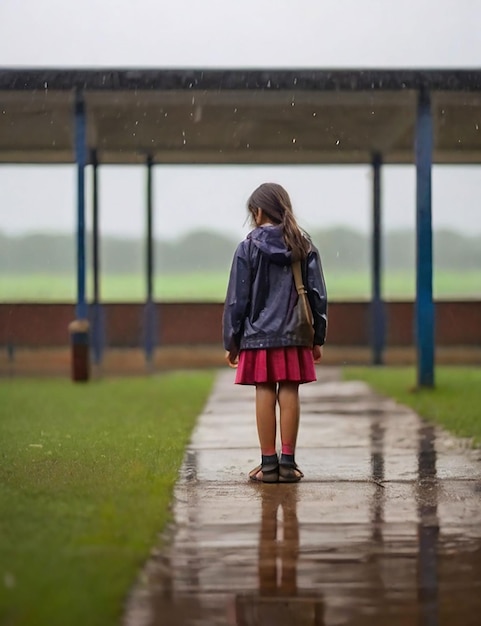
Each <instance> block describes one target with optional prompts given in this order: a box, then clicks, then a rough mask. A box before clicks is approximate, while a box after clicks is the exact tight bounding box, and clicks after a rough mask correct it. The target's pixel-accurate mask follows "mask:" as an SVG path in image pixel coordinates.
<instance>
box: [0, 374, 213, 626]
mask: <svg viewBox="0 0 481 626" xmlns="http://www.w3.org/2000/svg"><path fill="white" fill-rule="evenodd" d="M212 379H213V374H212V373H210V372H202V373H171V374H165V375H162V376H158V377H151V378H137V379H122V380H106V381H102V382H94V383H90V384H88V385H81V384H80V385H73V384H71V383H68V382H65V381H61V380H14V381H11V380H10V381H6V380H4V381H2V382H1V383H0V416H1V419H0V511H1V516H0V623H1V624H8V625H9V626H43V625H48V626H56V625H58V626H65V625H66V624H68V625H69V626H76V625H79V626H80V625H81V626H85V624H88V625H89V626H96V625H98V626H108V625H109V624H112V625H113V624H118V623H119V622H120V615H121V612H122V605H123V601H124V599H125V596H126V593H127V592H128V590H129V588H130V587H131V585H132V584H133V583H134V581H135V578H136V576H137V573H138V569H139V567H140V566H141V565H142V563H143V562H144V560H145V559H146V557H147V555H148V553H149V549H150V548H151V547H152V546H153V545H154V543H156V541H157V534H158V532H159V531H161V530H162V528H163V527H164V526H165V524H166V522H167V521H168V520H169V518H170V510H169V503H170V500H171V495H172V489H173V485H174V483H175V480H176V477H177V472H178V468H179V466H180V463H181V460H182V457H183V452H184V448H185V445H186V443H187V441H188V438H189V436H190V433H191V430H192V427H193V425H194V422H195V418H196V416H197V415H198V414H199V413H200V411H201V409H202V406H203V404H204V402H205V399H206V397H207V394H208V392H209V390H210V387H211V383H212Z"/></svg>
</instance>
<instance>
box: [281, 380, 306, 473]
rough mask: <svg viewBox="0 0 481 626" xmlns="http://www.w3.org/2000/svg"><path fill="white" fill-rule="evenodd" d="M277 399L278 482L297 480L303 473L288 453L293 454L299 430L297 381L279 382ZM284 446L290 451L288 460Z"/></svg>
mask: <svg viewBox="0 0 481 626" xmlns="http://www.w3.org/2000/svg"><path fill="white" fill-rule="evenodd" d="M278 401H279V407H280V410H281V419H280V422H281V441H282V446H283V453H282V455H281V462H280V465H279V482H289V483H290V482H297V481H298V480H300V479H301V478H302V477H303V476H304V474H303V473H302V472H301V470H300V469H299V468H298V467H297V466H296V465H294V463H295V461H294V456H290V455H291V454H292V455H294V452H295V448H296V443H297V433H298V430H299V416H300V403H299V385H298V383H294V382H288V381H286V382H283V383H279V392H278ZM285 447H288V448H289V450H290V451H291V452H289V453H288V454H289V456H288V457H287V459H289V461H287V459H286V458H285V456H284V449H285ZM291 459H292V460H291Z"/></svg>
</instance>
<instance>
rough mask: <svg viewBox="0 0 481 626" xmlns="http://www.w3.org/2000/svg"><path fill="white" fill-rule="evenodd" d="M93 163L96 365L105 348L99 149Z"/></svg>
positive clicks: (93, 271) (93, 155)
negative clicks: (101, 270)
mask: <svg viewBox="0 0 481 626" xmlns="http://www.w3.org/2000/svg"><path fill="white" fill-rule="evenodd" d="M90 160H91V163H92V276H93V302H92V344H93V346H92V347H93V360H94V363H95V364H96V365H99V364H100V363H101V361H102V355H103V349H104V319H103V309H102V305H101V303H100V237H99V231H100V226H99V192H98V159H97V151H96V150H92V152H91V159H90Z"/></svg>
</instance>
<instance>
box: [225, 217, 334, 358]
mask: <svg viewBox="0 0 481 626" xmlns="http://www.w3.org/2000/svg"><path fill="white" fill-rule="evenodd" d="M291 264H292V257H291V252H290V250H288V249H287V247H286V244H285V243H284V238H283V234H282V228H281V227H280V226H261V227H259V228H256V229H254V230H253V231H252V232H250V233H249V234H248V235H247V238H246V239H244V241H242V242H241V243H240V244H239V246H238V247H237V250H236V252H235V254H234V260H233V262H232V268H231V273H230V278H229V286H228V289H227V296H226V300H225V305H224V318H223V330H224V347H225V349H226V350H231V349H236V348H237V349H241V350H242V349H249V348H276V347H282V346H302V345H306V344H305V340H303V339H302V338H301V337H300V334H299V332H296V331H297V329H296V320H295V319H294V316H293V310H294V306H295V304H296V302H297V298H298V295H297V291H296V287H295V284H294V277H293V274H292V267H291ZM302 274H303V279H304V285H305V287H306V290H307V295H308V298H309V303H310V305H311V309H312V313H313V317H314V332H315V334H314V344H317V345H322V344H323V343H324V341H325V338H326V326H327V294H326V285H325V282H324V276H323V273H322V267H321V260H320V258H319V252H318V251H317V249H316V248H315V246H311V250H310V252H309V254H308V256H307V258H306V259H305V260H304V261H303V262H302Z"/></svg>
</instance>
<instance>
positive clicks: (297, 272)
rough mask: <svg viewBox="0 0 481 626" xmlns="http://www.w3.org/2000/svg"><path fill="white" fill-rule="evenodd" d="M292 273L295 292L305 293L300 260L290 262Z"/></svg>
mask: <svg viewBox="0 0 481 626" xmlns="http://www.w3.org/2000/svg"><path fill="white" fill-rule="evenodd" d="M292 273H293V274H294V282H295V283H296V289H297V293H298V294H301V293H307V291H306V288H305V287H304V283H303V282H302V272H301V262H300V261H295V262H294V263H293V264H292Z"/></svg>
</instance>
